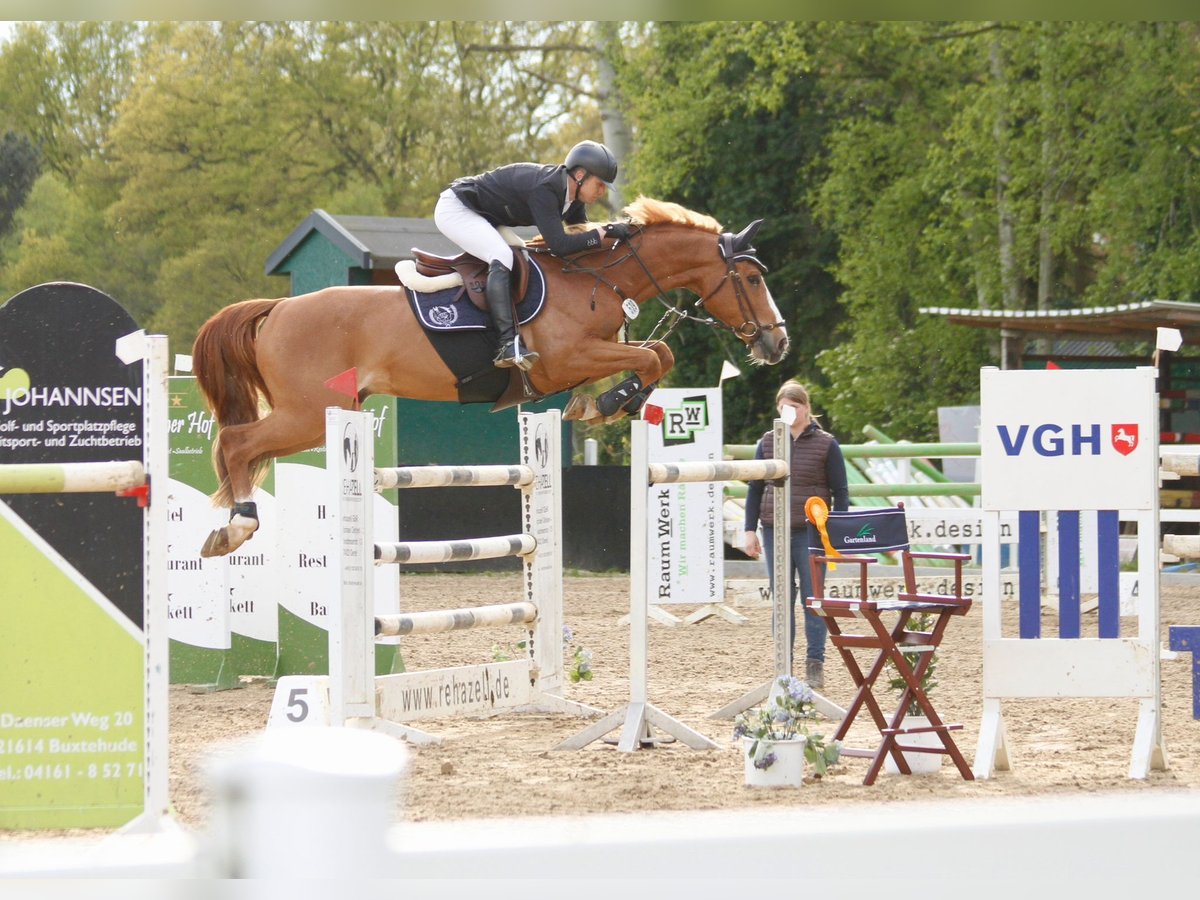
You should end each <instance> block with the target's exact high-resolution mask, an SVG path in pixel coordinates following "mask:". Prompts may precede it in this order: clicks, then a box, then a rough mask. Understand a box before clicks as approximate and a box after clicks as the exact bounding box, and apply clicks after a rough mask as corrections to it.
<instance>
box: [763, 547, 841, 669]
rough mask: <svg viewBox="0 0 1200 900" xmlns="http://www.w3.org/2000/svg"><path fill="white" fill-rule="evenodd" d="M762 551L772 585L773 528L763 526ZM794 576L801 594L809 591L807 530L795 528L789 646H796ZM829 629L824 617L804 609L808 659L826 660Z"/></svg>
mask: <svg viewBox="0 0 1200 900" xmlns="http://www.w3.org/2000/svg"><path fill="white" fill-rule="evenodd" d="M762 543H763V552H764V553H765V554H766V557H767V578H768V579H770V580H771V583H772V584H774V579H775V529H774V528H772V527H770V526H767V525H764V526H763V538H762ZM796 575H799V576H800V592H801V596H802V597H808V596H809V595H811V594H812V571H811V570H810V569H809V566H808V529H807V528H797V529H795V530H793V531H792V571H791V577H790V578H788V583H789V584H791V586H792V596H791V603H790V604H789V612H788V623H789V627H790V628H791V641H792V647H793V648H795V646H796ZM828 634H829V629H828V627H826V625H825V620H824V619H823V618H821V617H820V616H818V615H817V614H816V613H814V612H812V611H811V610H809V609H805V610H804V641H805V644H806V645H807V653H806V657H807V658H808V659H813V660H817V661H819V662H824V661H825V638H826V636H827V635H828Z"/></svg>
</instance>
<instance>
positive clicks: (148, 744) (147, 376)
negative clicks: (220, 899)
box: [142, 334, 171, 828]
mask: <svg viewBox="0 0 1200 900" xmlns="http://www.w3.org/2000/svg"><path fill="white" fill-rule="evenodd" d="M167 374H168V363H167V337H166V335H161V334H156V335H150V336H148V337H147V338H146V345H145V351H144V355H143V358H142V465H143V466H144V467H145V470H146V480H147V483H148V484H149V486H150V504H149V506H147V507H146V510H145V517H144V522H145V525H144V528H143V532H144V533H143V540H144V541H145V545H146V549H145V554H146V555H145V560H144V564H143V565H144V573H145V588H144V590H143V597H144V598H145V600H144V602H145V607H144V609H143V612H142V621H143V627H144V629H145V640H146V734H145V737H144V742H145V752H144V755H145V813H144V816H145V818H146V824H147V825H148V826H149V827H151V828H154V827H157V824H158V823H159V822H160V821H161V820H162V819H163V818H165V817H166V815H167V813H168V808H169V806H170V788H169V783H170V782H169V778H170V764H169V752H168V751H169V741H168V737H167V735H168V724H169V723H168V719H169V716H170V704H169V693H168V688H169V681H170V679H169V671H168V670H169V665H170V663H169V659H170V644H169V640H168V634H167V497H168V494H169V493H170V477H171V476H170V470H169V465H170V463H169V453H170V451H169V449H168V442H169V436H168V430H169V424H168V422H169V416H168V414H167Z"/></svg>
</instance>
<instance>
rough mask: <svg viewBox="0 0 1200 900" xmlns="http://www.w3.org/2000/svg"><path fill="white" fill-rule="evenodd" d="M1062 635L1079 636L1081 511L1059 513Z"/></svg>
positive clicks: (1059, 585)
mask: <svg viewBox="0 0 1200 900" xmlns="http://www.w3.org/2000/svg"><path fill="white" fill-rule="evenodd" d="M1058 636H1059V637H1060V638H1077V637H1079V513H1078V512H1077V511H1074V510H1065V509H1064V510H1060V511H1059V513H1058Z"/></svg>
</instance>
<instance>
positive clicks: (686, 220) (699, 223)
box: [529, 196, 721, 247]
mask: <svg viewBox="0 0 1200 900" xmlns="http://www.w3.org/2000/svg"><path fill="white" fill-rule="evenodd" d="M621 212H622V213H624V214H625V215H626V216H627V217H628V218H629V220H630V221H631V222H633V224H635V225H686V226H688V227H689V228H697V229H699V230H700V231H711V232H712V233H713V234H720V233H721V223H720V222H718V221H717V220H716V219H714V218H713V217H712V216H706V215H705V214H704V213H698V212H695V211H694V210H690V209H688V208H687V207H686V206H680V205H679V204H678V203H671V202H670V201H669V200H655V199H654V198H653V197H645V196H639V197H638V198H637V199H636V200H634V201H633V202H632V203H630V204H629V205H628V206H626V207H625V208H624V209H623V210H621ZM597 224H599V223H597V222H585V223H581V224H578V225H568V226H566V228H565V230H566V231H567V233H568V234H570V233H574V232H579V231H587V230H588V229H591V228H595V227H596V225H597ZM529 244H530V246H534V247H544V246H546V242H545V241H543V240H542V236H541V235H540V234H539V235H537V236H536V237H534V238H532V239H531V240H530V241H529Z"/></svg>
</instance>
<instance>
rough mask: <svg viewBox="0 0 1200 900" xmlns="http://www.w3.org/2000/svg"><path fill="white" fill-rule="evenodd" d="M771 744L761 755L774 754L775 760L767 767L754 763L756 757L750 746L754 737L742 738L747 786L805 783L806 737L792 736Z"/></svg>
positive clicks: (797, 784)
mask: <svg viewBox="0 0 1200 900" xmlns="http://www.w3.org/2000/svg"><path fill="white" fill-rule="evenodd" d="M766 743H769V744H770V746H769V747H767V748H766V749H765V751H763V748H762V747H760V748H759V750H760V751H763V752H760V754H759V755H760V756H766V755H767V754H772V753H773V754H774V755H775V761H774V762H773V763H771V765H770V766H768V767H767V768H765V769H760V768H758V767H757V766H756V765H754V757H753V756H752V755H751V754H750V748H751V747H753V746H754V738H752V737H743V738H742V758H743V762H744V767H745V775H746V786H747V787H800V786H801V785H803V784H804V737H803V736H800V737H795V738H790V739H788V740H785V741H769V742H766Z"/></svg>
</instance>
